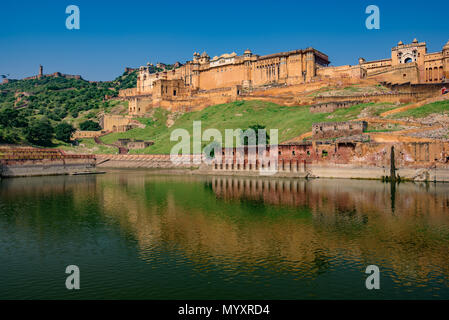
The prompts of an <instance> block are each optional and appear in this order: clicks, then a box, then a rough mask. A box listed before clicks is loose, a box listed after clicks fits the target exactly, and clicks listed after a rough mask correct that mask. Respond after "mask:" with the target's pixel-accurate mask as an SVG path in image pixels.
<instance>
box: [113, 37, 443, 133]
mask: <svg viewBox="0 0 449 320" xmlns="http://www.w3.org/2000/svg"><path fill="white" fill-rule="evenodd" d="M329 64H330V60H329V57H328V56H327V55H326V54H325V53H323V52H321V51H318V50H316V49H314V48H307V49H300V50H293V51H288V52H280V53H274V54H269V55H264V56H259V55H257V54H255V53H253V52H251V50H249V49H247V50H245V51H244V52H243V54H242V55H237V54H236V53H235V52H233V53H230V54H227V53H226V54H222V55H221V56H215V57H213V58H210V57H209V56H208V55H207V53H206V52H203V53H202V54H201V55H200V54H199V53H197V52H195V53H194V54H193V59H192V60H191V61H187V62H186V63H185V64H184V65H179V66H178V68H176V69H173V70H167V71H164V72H156V73H150V71H149V67H148V66H142V67H140V68H139V73H138V79H137V87H136V88H131V89H126V90H121V91H120V94H119V96H120V97H121V98H122V99H126V100H128V101H129V114H130V115H144V114H145V113H146V112H148V111H149V110H150V109H151V108H155V107H162V108H166V109H169V110H173V111H175V110H184V111H189V110H196V109H201V108H204V107H206V106H209V105H213V104H218V103H225V102H230V101H235V100H238V99H251V98H260V97H264V98H266V99H270V98H271V99H272V100H273V101H275V102H284V104H285V103H287V104H288V103H290V104H291V103H293V104H298V103H299V104H307V103H308V102H310V101H307V99H304V97H303V93H304V92H307V91H310V90H313V89H316V88H318V87H320V86H324V85H326V84H328V83H330V82H334V81H343V82H345V83H356V82H364V81H371V82H373V81H374V82H383V83H388V84H390V85H401V84H411V85H417V84H435V83H442V82H445V81H447V79H449V42H448V43H446V44H445V45H444V46H443V48H442V50H441V51H440V52H434V53H428V52H427V46H426V43H425V42H418V40H416V39H414V40H413V42H412V43H410V44H404V43H403V42H402V41H400V42H399V43H398V44H397V45H396V46H395V47H393V48H392V49H391V57H389V58H387V59H381V60H375V61H366V60H365V59H364V58H359V59H358V64H357V65H344V66H337V67H332V66H329ZM431 87H432V86H431ZM418 88H419V89H410V90H409V93H416V92H417V91H423V90H428V89H424V87H419V86H418ZM276 98H278V99H276ZM295 98H296V99H295ZM301 98H303V99H301ZM378 98H379V99H381V98H380V97H378ZM396 98H397V97H396ZM385 99H393V100H394V99H395V97H385ZM109 125H112V126H113V125H116V127H118V126H120V125H122V124H121V123H115V124H112V123H110V124H109ZM107 129H112V127H109V128H107Z"/></svg>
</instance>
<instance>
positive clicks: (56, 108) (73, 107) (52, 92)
mask: <svg viewBox="0 0 449 320" xmlns="http://www.w3.org/2000/svg"><path fill="white" fill-rule="evenodd" d="M136 81H137V72H136V71H134V72H132V73H129V74H128V73H126V74H125V73H124V74H123V75H121V76H120V77H118V78H116V79H115V80H114V81H108V82H89V81H86V80H83V79H67V78H65V77H43V78H42V79H31V80H18V81H11V82H9V83H6V84H2V85H0V143H9V144H34V145H45V146H52V145H57V144H58V143H59V142H58V141H54V139H53V138H54V137H53V136H51V131H52V129H51V128H53V131H54V129H55V128H56V126H57V125H58V124H59V123H61V122H62V121H64V122H67V123H69V124H71V125H72V126H73V127H78V126H79V123H80V122H82V121H85V120H88V119H91V120H93V121H97V119H96V116H97V114H98V113H99V112H101V111H107V110H109V109H110V108H112V107H114V106H116V105H117V104H118V102H117V101H106V100H105V96H108V97H115V96H117V95H118V90H120V89H124V88H130V87H135V86H136ZM124 109H126V106H125V108H124ZM32 126H34V127H36V128H37V130H36V131H37V132H39V131H40V129H41V128H44V127H45V129H46V131H47V132H48V133H49V138H50V139H45V141H41V142H42V143H39V139H37V140H36V139H31V138H30V135H31V134H32V133H30V130H29V128H30V127H32Z"/></svg>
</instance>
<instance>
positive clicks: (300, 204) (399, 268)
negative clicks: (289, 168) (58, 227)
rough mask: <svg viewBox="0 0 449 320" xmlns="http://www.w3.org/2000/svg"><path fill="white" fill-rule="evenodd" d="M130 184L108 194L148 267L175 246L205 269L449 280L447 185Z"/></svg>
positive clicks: (109, 208) (222, 180)
mask: <svg viewBox="0 0 449 320" xmlns="http://www.w3.org/2000/svg"><path fill="white" fill-rule="evenodd" d="M104 179H107V180H110V179H117V178H114V177H112V176H109V177H106V176H105V177H104ZM125 179H126V180H127V183H124V181H122V180H120V181H121V182H122V183H123V184H122V185H120V187H118V186H117V185H116V184H110V185H111V187H108V188H103V190H102V192H103V195H104V196H103V198H104V201H105V206H106V210H105V213H106V214H108V215H112V216H115V217H116V219H117V220H118V221H120V223H121V225H122V226H123V227H124V228H126V229H128V230H129V231H130V232H131V233H132V234H134V236H135V237H136V239H137V240H138V243H139V247H140V251H141V256H142V258H143V259H145V260H147V261H149V262H151V261H152V259H153V258H152V250H154V249H155V248H157V247H158V246H160V245H161V244H162V243H169V244H170V245H171V246H175V247H176V248H178V249H181V250H182V251H183V252H184V254H185V255H186V256H188V257H189V258H190V259H192V260H193V261H195V263H196V265H197V266H198V267H199V268H200V269H207V268H208V265H211V264H213V265H216V264H222V263H224V264H226V266H227V267H228V268H236V270H238V269H239V268H241V267H242V266H245V268H248V267H249V268H252V267H255V266H256V265H260V264H265V265H267V266H270V267H271V268H273V269H275V270H289V271H291V272H299V273H298V275H299V274H302V275H314V274H317V273H320V272H324V271H325V270H326V269H327V268H334V267H336V266H335V264H337V265H338V264H339V263H342V262H341V261H342V260H347V261H349V262H350V263H353V264H355V265H360V268H362V266H366V265H367V264H376V263H378V264H379V265H382V266H386V267H387V266H388V267H390V268H391V269H392V270H393V272H394V273H395V275H393V276H395V277H397V278H398V279H409V280H410V279H411V280H410V281H418V282H422V283H425V282H426V281H428V279H429V277H431V275H432V276H442V277H443V278H444V279H445V281H448V279H449V266H448V265H447V263H446V261H447V260H448V259H449V245H448V240H447V239H448V237H449V215H448V214H449V193H448V192H447V191H448V188H449V186H446V185H438V186H437V187H435V186H430V187H429V186H427V187H426V186H425V185H414V184H402V185H400V186H399V187H397V189H396V190H395V191H394V193H395V195H394V196H393V197H392V194H391V191H392V190H391V187H390V185H389V184H383V183H381V182H378V181H351V180H327V181H326V180H321V181H320V180H316V181H302V180H286V179H279V180H270V179H257V178H233V177H209V178H204V179H202V178H190V177H151V178H148V177H142V176H139V177H137V176H135V177H130V176H128V177H127V178H125ZM210 192H212V193H210ZM248 202H249V203H251V202H254V203H256V204H259V205H256V206H254V207H248V206H247V203H248ZM393 202H394V203H393ZM261 206H263V207H261ZM251 208H254V209H253V212H249V211H251ZM260 211H263V212H264V214H260ZM336 257H340V258H341V259H337V258H336ZM231 262H232V263H231Z"/></svg>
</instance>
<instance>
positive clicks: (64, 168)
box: [0, 147, 96, 178]
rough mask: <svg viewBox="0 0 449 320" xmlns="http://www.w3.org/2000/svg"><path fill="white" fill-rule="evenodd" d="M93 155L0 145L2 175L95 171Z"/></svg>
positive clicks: (4, 176)
mask: <svg viewBox="0 0 449 320" xmlns="http://www.w3.org/2000/svg"><path fill="white" fill-rule="evenodd" d="M95 168H96V160H95V156H93V155H73V154H66V153H64V152H63V151H61V150H57V149H37V148H9V147H0V176H1V177H2V178H10V177H29V176H47V175H67V174H90V173H95V172H96V170H95Z"/></svg>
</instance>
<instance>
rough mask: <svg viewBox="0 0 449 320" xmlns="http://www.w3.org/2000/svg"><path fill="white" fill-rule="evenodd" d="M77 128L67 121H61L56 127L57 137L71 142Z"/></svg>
mask: <svg viewBox="0 0 449 320" xmlns="http://www.w3.org/2000/svg"><path fill="white" fill-rule="evenodd" d="M75 131H76V129H75V128H74V127H73V126H72V125H71V124H69V123H67V122H61V123H59V124H57V125H56V127H55V138H56V139H58V140H61V141H64V142H70V140H71V138H72V134H73V133H74V132H75Z"/></svg>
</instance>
